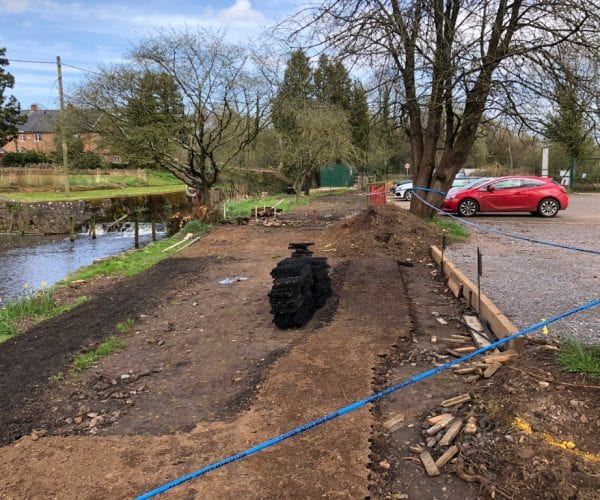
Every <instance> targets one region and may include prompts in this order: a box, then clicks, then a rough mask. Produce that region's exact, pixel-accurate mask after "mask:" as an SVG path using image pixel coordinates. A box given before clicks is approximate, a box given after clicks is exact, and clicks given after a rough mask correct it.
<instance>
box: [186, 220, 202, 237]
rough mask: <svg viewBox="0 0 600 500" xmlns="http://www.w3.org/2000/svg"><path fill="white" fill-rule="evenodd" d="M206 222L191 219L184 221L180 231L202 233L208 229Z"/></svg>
mask: <svg viewBox="0 0 600 500" xmlns="http://www.w3.org/2000/svg"><path fill="white" fill-rule="evenodd" d="M208 227H209V226H208V224H207V223H206V222H202V221H201V220H191V221H189V222H186V224H185V226H183V228H182V229H181V232H182V233H184V234H185V233H194V234H196V233H204V232H206V230H207V229H208Z"/></svg>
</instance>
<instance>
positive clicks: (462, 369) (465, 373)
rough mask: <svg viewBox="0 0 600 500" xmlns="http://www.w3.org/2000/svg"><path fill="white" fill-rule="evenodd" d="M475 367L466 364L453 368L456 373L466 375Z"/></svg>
mask: <svg viewBox="0 0 600 500" xmlns="http://www.w3.org/2000/svg"><path fill="white" fill-rule="evenodd" d="M475 370H477V368H476V367H475V366H467V367H465V368H458V369H456V370H453V371H454V373H456V374H457V375H468V374H469V373H473V372H474V371H475Z"/></svg>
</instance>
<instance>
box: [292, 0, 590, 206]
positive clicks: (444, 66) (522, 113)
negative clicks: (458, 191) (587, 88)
mask: <svg viewBox="0 0 600 500" xmlns="http://www.w3.org/2000/svg"><path fill="white" fill-rule="evenodd" d="M281 28H282V29H284V30H288V34H289V37H290V39H291V40H292V41H294V40H297V39H299V38H301V37H306V38H308V39H309V40H312V41H313V47H314V46H319V47H323V48H328V49H336V50H338V51H339V52H340V53H341V54H343V55H345V56H346V57H349V58H355V59H356V60H363V61H366V62H369V64H370V65H371V66H375V67H377V66H379V67H381V66H385V65H389V66H390V67H393V68H394V69H395V71H396V74H397V78H398V80H399V81H400V82H401V84H402V87H403V90H404V99H405V102H404V103H403V106H402V117H401V118H402V119H403V122H404V126H405V131H406V133H407V135H408V137H409V140H410V143H411V149H412V159H413V161H412V163H413V170H412V172H413V176H414V181H415V185H416V186H420V187H425V188H433V189H437V190H442V191H445V190H447V188H448V187H449V186H450V184H451V182H452V180H453V178H454V176H455V175H456V173H457V172H458V170H459V169H460V168H461V167H462V165H463V163H464V161H465V160H466V158H467V156H468V154H469V152H470V150H471V148H472V146H473V143H474V142H475V139H476V138H477V130H478V127H479V125H480V123H481V122H482V121H484V120H485V119H494V118H496V117H498V116H500V115H504V116H506V115H510V116H511V118H513V119H514V120H515V121H516V122H520V123H525V122H530V121H535V120H536V119H538V120H539V117H540V108H548V107H549V106H550V102H551V99H552V92H551V89H550V88H549V86H548V84H547V80H548V79H547V76H548V75H549V74H551V73H552V72H554V71H555V70H557V68H558V67H559V65H558V63H559V62H560V58H561V50H560V49H561V48H564V47H566V46H568V47H569V48H570V50H573V51H576V52H578V53H579V54H583V55H585V57H588V58H589V59H590V60H592V59H594V58H596V57H597V55H598V48H599V42H600V37H598V32H599V30H600V7H599V6H598V4H597V2H594V1H592V2H582V1H581V0H326V1H325V2H322V3H320V4H319V5H318V6H314V7H310V8H308V9H305V10H303V11H301V12H299V13H298V14H297V15H296V16H294V17H293V18H292V19H290V20H288V21H287V22H286V23H285V24H283V25H282V26H281ZM302 43H303V45H304V46H307V41H306V39H304V40H302ZM424 196H425V198H426V199H428V200H429V201H430V202H432V203H434V204H437V205H439V204H440V203H441V201H442V196H441V195H439V194H435V193H431V192H429V193H426V194H425V195H424ZM413 200H415V198H413ZM411 210H412V211H413V212H414V213H417V214H420V215H424V216H425V215H429V214H430V213H431V210H430V209H429V208H428V207H426V206H424V205H423V204H422V203H419V202H413V204H412V206H411Z"/></svg>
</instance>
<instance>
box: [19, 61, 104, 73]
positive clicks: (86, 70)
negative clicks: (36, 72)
mask: <svg viewBox="0 0 600 500" xmlns="http://www.w3.org/2000/svg"><path fill="white" fill-rule="evenodd" d="M8 62H9V63H11V62H20V63H31V64H56V61H33V60H28V59H8ZM62 65H63V66H65V67H67V68H72V69H76V70H78V71H83V72H85V73H92V74H93V75H99V74H100V73H98V72H96V71H92V70H91V69H86V68H81V67H79V66H74V65H72V64H66V63H62Z"/></svg>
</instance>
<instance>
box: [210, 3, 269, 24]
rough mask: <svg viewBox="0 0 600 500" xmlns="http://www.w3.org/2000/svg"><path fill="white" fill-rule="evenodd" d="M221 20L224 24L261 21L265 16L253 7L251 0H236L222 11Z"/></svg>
mask: <svg viewBox="0 0 600 500" xmlns="http://www.w3.org/2000/svg"><path fill="white" fill-rule="evenodd" d="M219 20H220V21H221V22H222V23H223V24H226V25H227V24H248V23H254V24H255V23H259V22H261V21H263V20H264V16H263V15H262V13H261V12H259V11H258V10H254V9H253V8H252V4H251V3H250V0H235V3H234V4H233V5H232V6H231V7H229V8H228V9H225V10H223V11H221V13H220V15H219Z"/></svg>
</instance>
